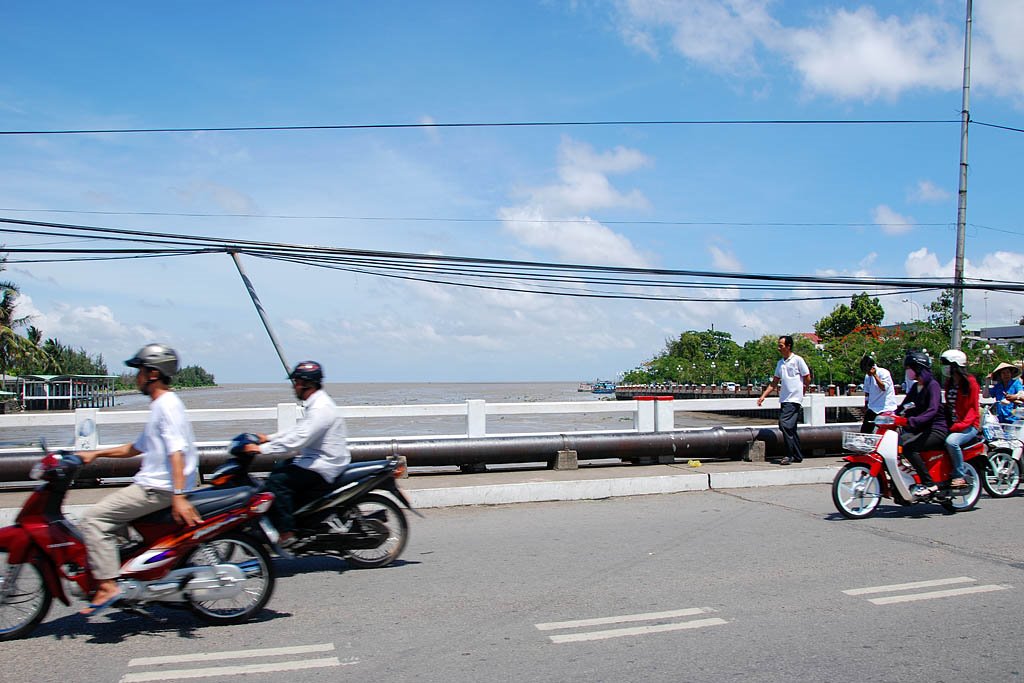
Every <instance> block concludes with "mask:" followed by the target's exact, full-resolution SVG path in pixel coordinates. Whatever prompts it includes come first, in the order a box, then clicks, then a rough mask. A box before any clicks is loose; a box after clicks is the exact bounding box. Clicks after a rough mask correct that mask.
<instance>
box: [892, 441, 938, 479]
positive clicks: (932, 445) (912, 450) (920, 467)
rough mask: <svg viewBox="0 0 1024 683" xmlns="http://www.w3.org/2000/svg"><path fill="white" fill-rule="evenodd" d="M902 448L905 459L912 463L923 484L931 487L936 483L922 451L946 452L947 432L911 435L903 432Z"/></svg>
mask: <svg viewBox="0 0 1024 683" xmlns="http://www.w3.org/2000/svg"><path fill="white" fill-rule="evenodd" d="M900 446H902V447H903V457H905V458H906V459H907V460H909V461H910V464H911V465H913V466H914V469H915V470H917V475H918V476H919V477H920V478H921V483H922V484H923V485H925V486H931V485H932V484H934V483H935V482H934V481H933V480H932V475H930V474H928V468H927V467H925V464H924V458H922V457H921V451H944V450H946V432H939V431H930V430H929V431H927V432H916V433H914V434H911V433H909V432H903V433H902V434H900Z"/></svg>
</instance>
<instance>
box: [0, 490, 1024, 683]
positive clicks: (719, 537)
mask: <svg viewBox="0 0 1024 683" xmlns="http://www.w3.org/2000/svg"><path fill="white" fill-rule="evenodd" d="M426 514H427V517H426V519H417V518H413V519H412V532H413V536H412V539H411V541H410V544H409V546H408V547H407V550H406V553H405V555H404V558H403V561H400V562H399V563H398V564H397V565H394V566H392V567H388V568H384V569H378V570H369V571H366V570H364V571H355V570H348V569H347V568H346V567H345V565H344V563H343V562H341V561H330V560H319V559H318V560H303V561H291V562H279V563H278V565H277V566H278V570H279V579H278V585H277V590H276V592H275V595H274V597H273V598H272V599H271V601H270V604H269V607H268V609H267V610H266V611H265V612H264V614H263V615H262V617H261V618H260V619H259V620H258V621H256V622H253V623H249V624H244V625H240V626H231V627H210V626H205V625H203V624H201V623H200V622H197V621H195V620H194V619H193V618H192V617H191V616H190V615H189V614H187V613H177V612H171V611H166V612H160V613H159V617H160V621H150V620H146V619H142V618H139V617H135V616H129V615H124V614H119V613H115V614H112V615H111V616H110V617H107V618H104V619H102V620H100V621H98V622H97V623H95V624H87V623H86V622H85V621H84V620H83V619H82V618H81V617H78V616H76V615H74V613H73V611H72V610H71V609H68V608H64V607H63V606H55V608H54V609H53V610H52V611H51V613H50V616H49V617H48V619H47V620H46V621H45V622H44V623H43V624H42V625H41V626H40V628H39V629H37V631H36V632H35V633H34V634H32V636H30V637H29V638H27V639H24V640H21V641H15V642H9V643H2V644H0V657H2V661H3V667H4V670H5V672H6V673H5V676H4V678H5V679H6V680H41V681H61V680H63V681H74V682H75V683H78V682H86V681H125V682H126V683H127V682H129V681H144V680H185V679H186V678H191V677H197V678H196V679H197V680H211V681H218V680H230V679H232V678H239V679H241V677H242V676H244V678H245V680H246V681H256V682H263V681H267V682H269V681H280V680H285V679H287V680H289V681H295V682H297V683H305V682H307V681H343V680H350V679H352V680H357V679H358V680H394V681H445V682H452V683H463V682H465V683H468V682H470V681H473V682H477V681H482V680H488V681H588V682H590V681H733V680H737V681H740V680H742V681H787V680H796V681H844V682H845V681H849V680H860V681H929V682H934V681H974V680H998V681H1008V680H1021V679H1024V653H1022V644H1024V643H1022V638H1021V636H1022V635H1024V627H1022V625H1021V619H1020V615H1021V613H1022V612H1024V496H1022V497H1018V498H1014V499H1010V500H992V499H989V498H987V497H984V496H983V497H982V499H981V504H980V505H979V507H978V508H977V509H976V510H974V511H971V512H968V513H961V514H957V515H949V514H946V513H945V511H944V510H943V509H942V508H940V507H938V506H916V507H911V508H899V507H895V506H892V505H886V506H883V508H882V512H881V513H880V514H879V515H878V516H877V517H876V518H873V519H870V520H860V521H850V520H846V519H843V518H841V517H840V516H839V515H838V514H837V513H836V512H835V511H834V509H833V508H832V504H831V500H830V498H829V489H828V486H824V485H804V486H776V487H765V488H751V489H737V490H731V491H728V492H724V493H723V492H712V491H707V492H694V493H682V494H675V495H661V496H643V497H635V498H617V499H609V500H602V501H586V502H558V503H531V504H522V505H508V506H495V507H475V508H445V509H437V510H429V511H427V513H426ZM229 653H230V654H229ZM229 667H234V668H229ZM299 667H306V668H299ZM12 672H13V673H16V678H15V679H9V678H7V674H8V673H12ZM200 675H202V677H199V676H200Z"/></svg>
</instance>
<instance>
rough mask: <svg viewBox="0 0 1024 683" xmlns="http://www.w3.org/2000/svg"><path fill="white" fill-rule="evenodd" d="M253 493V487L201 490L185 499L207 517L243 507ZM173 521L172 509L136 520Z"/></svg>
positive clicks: (151, 522)
mask: <svg viewBox="0 0 1024 683" xmlns="http://www.w3.org/2000/svg"><path fill="white" fill-rule="evenodd" d="M253 491H254V489H253V488H252V487H251V486H239V487H236V488H230V489H199V490H198V491H192V492H191V493H189V494H187V495H186V496H185V497H186V498H188V502H190V503H192V507H194V508H195V509H196V511H197V512H198V513H199V514H200V515H201V516H203V517H207V516H209V515H215V514H217V513H219V512H223V511H224V510H230V509H231V508H236V507H241V506H242V505H244V504H245V502H246V501H248V500H249V499H250V498H251V497H252V494H253ZM172 520H173V516H172V515H171V509H170V508H166V509H164V510H157V511H156V512H151V513H149V514H148V515H146V516H144V517H140V518H139V519H137V520H135V522H143V523H150V524H168V523H171V521H172Z"/></svg>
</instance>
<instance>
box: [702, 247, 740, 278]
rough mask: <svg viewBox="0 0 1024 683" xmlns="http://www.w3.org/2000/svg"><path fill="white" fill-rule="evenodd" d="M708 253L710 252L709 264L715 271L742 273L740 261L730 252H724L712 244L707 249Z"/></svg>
mask: <svg viewBox="0 0 1024 683" xmlns="http://www.w3.org/2000/svg"><path fill="white" fill-rule="evenodd" d="M708 251H709V252H711V264H712V265H713V266H714V267H715V269H716V270H725V271H729V272H732V273H741V272H743V264H742V263H740V260H739V259H738V258H736V255H735V254H733V253H732V252H731V251H726V250H725V249H722V248H721V247H719V246H717V245H714V244H712V245H711V246H709V247H708Z"/></svg>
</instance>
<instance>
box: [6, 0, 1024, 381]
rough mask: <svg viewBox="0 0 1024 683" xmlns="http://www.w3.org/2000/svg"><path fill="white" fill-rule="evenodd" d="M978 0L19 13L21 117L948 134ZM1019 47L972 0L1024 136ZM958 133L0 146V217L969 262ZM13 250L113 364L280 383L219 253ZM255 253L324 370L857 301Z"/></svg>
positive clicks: (556, 252)
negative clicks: (440, 273) (168, 362)
mask: <svg viewBox="0 0 1024 683" xmlns="http://www.w3.org/2000/svg"><path fill="white" fill-rule="evenodd" d="M964 11H965V9H964V3H963V2H962V0H957V1H953V0H931V1H926V2H899V1H895V0H887V1H886V2H881V1H875V2H870V1H865V2H860V3H853V2H849V3H847V2H831V1H825V2H788V1H783V0H778V1H774V2H773V1H770V0H731V1H717V0H704V1H696V0H678V1H676V2H671V1H669V0H631V1H627V0H618V1H617V0H575V1H565V2H561V1H558V0H543V1H538V2H529V1H526V0H523V1H521V2H515V3H476V2H443V1H441V2H431V3H412V2H405V3H388V2H382V3H355V2H334V3H329V2H293V3H279V2H246V3H241V2H222V3H207V2H179V3H173V4H169V5H161V6H159V7H158V6H155V5H152V4H149V3H128V2H107V3H99V4H88V5H83V4H82V3H71V2H56V3H46V4H43V5H40V4H38V3H4V4H3V5H0V22H2V25H3V26H4V27H5V28H6V31H5V36H6V40H5V50H4V55H3V57H2V59H3V69H2V70H0V129H2V130H7V131H16V130H58V129H89V130H97V129H112V128H162V127H172V128H178V127H200V128H214V127H228V126H275V125H331V124H402V123H430V122H434V123H455V122H510V121H520V122H521V121H651V120H683V119H685V120H720V119H801V120H807V119H830V120H831V119H856V120H862V119H872V120H880V119H901V120H902V119H915V120H917V119H926V120H950V121H957V120H958V119H959V114H960V108H961V84H962V65H963V20H964ZM1021 35H1024V4H1022V3H1020V2H1017V1H1016V0H1001V1H996V0H983V1H982V2H977V3H975V10H974V35H973V64H972V67H973V68H972V90H971V113H972V117H973V119H974V120H975V121H981V122H988V123H994V124H1000V125H1008V126H1014V127H1018V128H1019V127H1021V125H1022V123H1024V121H1022V105H1024V42H1022V41H1021V40H1020V39H1019V37H1020V36H1021ZM959 145H960V126H959V123H944V124H926V125H912V126H911V125H903V126H896V125H889V126H746V127H737V126H575V127H573V126H564V127H515V128H511V127H488V128H411V129H363V130H318V131H288V132H285V131H279V132H268V131H261V132H199V133H144V134H121V135H115V134H92V135H75V136H71V135H49V136H46V135H31V136H30V135H25V136H10V135H8V136H0V172H2V173H3V177H4V183H2V185H0V217H7V218H16V219H30V220H40V221H54V222H62V223H78V224H84V225H92V226H104V227H115V228H125V229H133V230H153V231H162V232H174V233H183V234H194V235H208V236H220V237H227V238H241V239H255V240H266V241H274V242H289V243H300V244H310V245H325V246H332V247H350V248H364V249H376V250H388V251H402V252H414V253H436V254H444V255H452V256H473V257H484V258H508V259H523V260H533V261H557V262H567V263H588V264H600V265H613V266H619V265H628V266H642V267H652V268H671V269H693V270H705V271H709V270H713V271H736V272H750V273H789V274H804V275H815V274H817V275H825V274H836V275H857V276H861V277H864V278H872V277H879V278H884V277H947V278H949V277H951V276H952V272H953V257H954V247H955V224H956V204H957V199H956V194H957V181H958V172H959V171H958V161H959V149H960V147H959ZM1022 152H1024V135H1022V134H1020V133H1015V132H1008V131H1002V130H997V129H994V128H990V127H983V126H979V125H974V126H972V127H971V136H970V158H969V161H970V179H969V185H968V207H967V222H968V230H967V242H966V258H967V268H966V270H967V276H968V277H988V278H992V279H995V280H997V281H1014V282H1019V281H1021V280H1022V278H1021V274H1022V272H1024V249H1022V244H1024V242H1022V240H1021V234H1022V227H1021V226H1020V223H1019V217H1020V216H1021V215H1022V211H1021V209H1022V206H1021V203H1022V200H1021V198H1020V197H1021V193H1020V192H1019V189H1018V187H1017V186H1018V184H1019V179H1020V164H1019V159H1020V158H1021V155H1022ZM97 212H98V213H97ZM153 213H156V214H167V215H147V214H153ZM185 214H207V215H206V216H188V215H185ZM230 214H252V215H256V216H258V217H239V216H232V215H230ZM272 216H273V217H272ZM325 216H326V217H330V218H315V217H325ZM277 217H286V218H277ZM354 217H360V219H355V218H354ZM367 219H376V220H367ZM381 219H388V220H381ZM408 219H429V220H408ZM443 219H449V220H443ZM780 224H782V225H780ZM0 240H2V242H3V243H4V244H6V245H7V246H8V247H16V246H28V245H33V246H44V245H49V246H53V247H55V248H56V247H61V246H88V244H86V243H83V242H82V241H80V240H70V239H67V238H57V237H45V236H40V235H16V234H3V235H0ZM11 260H12V263H10V264H9V265H8V269H7V271H8V272H7V273H5V274H4V275H5V276H7V277H9V278H10V279H12V280H14V281H16V282H17V283H19V285H20V286H21V287H22V290H23V297H22V299H21V308H20V309H19V310H20V312H21V313H22V314H27V315H33V316H34V320H33V322H34V324H35V325H36V326H37V327H39V328H40V329H41V330H42V331H43V333H44V335H45V336H46V337H56V338H58V339H60V340H61V341H63V342H64V343H69V344H72V345H74V346H83V347H85V348H86V349H88V350H90V351H93V352H101V353H103V355H104V357H105V358H106V359H107V360H108V362H109V365H110V367H111V369H112V370H115V371H117V370H118V369H119V367H120V360H121V359H123V358H127V357H128V356H130V355H131V353H132V352H133V351H134V350H135V349H136V348H138V347H139V346H141V345H142V344H143V343H146V342H149V341H154V340H159V341H165V342H167V343H170V344H172V345H174V346H175V347H177V348H178V349H179V351H180V352H181V354H182V356H183V357H184V361H185V362H186V363H187V364H192V363H197V364H200V365H202V366H203V367H205V368H207V369H208V370H210V371H211V372H213V373H214V374H215V375H216V377H217V379H218V381H221V382H240V381H273V380H277V379H279V378H280V377H281V375H282V370H281V368H280V364H279V362H278V360H277V356H276V355H275V354H274V352H273V349H272V347H271V345H270V342H269V341H268V339H267V337H266V334H265V333H264V332H263V329H262V327H261V326H260V323H259V320H258V318H257V316H256V313H255V311H254V309H253V307H252V304H251V302H250V301H249V299H248V297H247V295H246V293H245V290H244V288H243V287H242V285H241V282H240V280H239V277H238V273H237V272H236V270H235V268H234V266H233V264H232V263H231V261H230V259H229V258H228V257H227V256H225V255H204V256H190V257H178V258H174V259H162V260H156V261H152V260H150V261H114V262H93V263H88V262H86V263H59V264H19V263H13V261H14V260H15V259H14V258H12V259H11ZM245 265H246V268H247V270H248V272H249V275H250V276H251V278H252V280H253V282H254V284H255V286H256V288H257V290H258V291H259V293H260V296H261V298H262V300H263V303H264V306H265V307H266V310H267V311H268V313H269V315H270V319H271V323H272V325H273V326H274V328H275V331H276V332H277V334H278V335H279V336H280V338H281V340H282V342H283V344H284V347H285V353H286V355H287V356H288V357H289V359H290V360H291V361H292V362H294V361H297V360H299V359H301V358H307V357H310V358H316V359H319V360H321V361H322V362H323V363H324V365H325V366H326V368H327V371H328V375H329V378H330V379H333V380H336V381H375V380H380V381H446V380H452V381H489V380H544V379H551V380H575V379H591V378H593V377H596V376H602V377H613V376H614V375H615V373H617V372H619V371H622V370H626V369H628V368H631V367H634V366H635V365H637V364H638V363H640V362H643V361H644V360H647V359H649V358H650V357H651V356H653V355H655V354H656V353H658V352H659V351H660V350H661V349H662V348H663V346H664V342H665V340H666V339H667V338H670V337H674V336H677V335H678V334H679V333H680V332H681V331H683V330H687V329H707V328H708V327H710V326H711V325H712V324H713V325H714V327H715V329H722V330H726V331H729V332H731V333H732V334H733V337H734V338H735V339H736V340H737V341H739V342H741V343H742V342H743V341H746V340H747V339H750V338H754V337H757V336H760V335H762V334H766V333H767V334H779V333H789V332H795V331H804V330H810V329H811V328H812V325H813V323H814V321H816V320H817V319H819V318H820V317H821V316H822V315H824V314H825V313H827V312H828V311H829V310H831V308H832V307H833V306H834V305H836V303H837V302H834V301H833V302H830V301H826V302H821V301H809V302H798V303H794V302H787V303H779V302H767V301H766V302H759V303H750V304H736V303H731V302H726V301H722V300H721V299H725V298H728V296H730V295H731V293H730V292H729V290H727V289H722V288H716V289H711V288H709V289H707V290H706V291H705V292H704V295H705V296H704V300H701V301H695V302H671V303H666V302H640V301H628V300H627V301H601V300H591V299H573V298H563V297H551V296H544V295H539V294H527V293H507V292H506V293H499V292H485V291H476V290H469V289H462V288H452V287H441V286H437V285H430V284H425V283H418V284H417V283H408V282H401V281H397V280H389V279H381V278H376V277H373V276H368V275H354V274H350V273H341V272H336V271H326V270H319V269H314V268H309V267H305V266H299V265H290V264H285V263H278V262H265V261H260V260H255V259H248V260H246V261H245ZM865 288H867V285H866V286H865ZM902 298H906V297H900V296H899V295H897V296H894V297H887V298H885V299H883V305H884V306H885V308H886V311H887V320H886V322H895V321H902V320H907V319H910V318H913V317H916V316H918V315H920V314H921V311H922V309H923V307H924V306H925V305H926V304H927V302H928V301H929V300H930V298H931V297H930V296H929V295H924V294H918V295H914V301H913V302H912V303H910V302H906V303H905V302H903V301H902ZM846 301H847V302H848V299H846ZM966 311H967V313H969V314H970V316H971V319H970V321H969V323H970V324H971V325H982V326H984V325H986V324H988V325H993V326H994V325H1001V324H1010V323H1012V322H1016V320H1017V319H1019V318H1020V317H1021V316H1022V315H1024V298H1022V297H1021V296H1020V295H1010V294H998V293H990V294H988V295H987V296H986V295H985V294H984V293H981V292H977V293H975V292H971V293H968V295H967V297H966Z"/></svg>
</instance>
